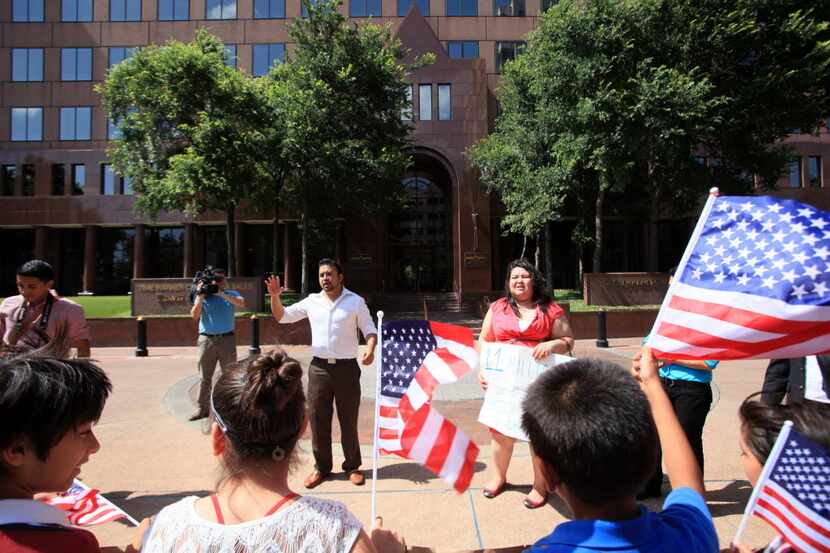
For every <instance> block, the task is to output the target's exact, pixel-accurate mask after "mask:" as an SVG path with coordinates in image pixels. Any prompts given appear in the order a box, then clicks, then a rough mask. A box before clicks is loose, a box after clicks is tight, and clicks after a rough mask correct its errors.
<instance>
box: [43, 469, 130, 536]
mask: <svg viewBox="0 0 830 553" xmlns="http://www.w3.org/2000/svg"><path fill="white" fill-rule="evenodd" d="M46 503H48V504H49V505H52V506H54V507H57V508H58V509H61V510H62V511H66V512H67V519H68V520H69V522H70V523H72V524H74V525H75V526H95V525H97V524H104V523H106V522H112V521H113V520H118V519H120V518H124V517H127V518H129V517H128V515H127V513H125V512H124V511H122V510H121V509H119V508H118V507H117V506H115V505H114V504H113V503H111V502H110V501H109V500H108V499H107V498H105V497H104V496H103V495H101V493H100V492H99V491H98V490H96V489H93V488H90V487H89V486H87V485H86V484H84V483H83V482H81V481H80V480H77V479H76V480H75V481H74V482H73V483H72V486H71V487H70V488H69V489H68V490H66V491H65V492H64V493H62V494H60V495H57V496H55V497H52V498H49V499H48V500H46Z"/></svg>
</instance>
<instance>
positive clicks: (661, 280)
mask: <svg viewBox="0 0 830 553" xmlns="http://www.w3.org/2000/svg"><path fill="white" fill-rule="evenodd" d="M584 282H585V284H584V288H583V294H584V297H585V304H586V305H656V304H659V303H662V302H663V296H665V295H666V290H668V288H669V276H668V275H666V274H663V273H585V280H584Z"/></svg>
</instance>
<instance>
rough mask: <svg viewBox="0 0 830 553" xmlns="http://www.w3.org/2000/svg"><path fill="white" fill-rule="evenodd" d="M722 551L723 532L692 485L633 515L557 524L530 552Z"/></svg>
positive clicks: (528, 550)
mask: <svg viewBox="0 0 830 553" xmlns="http://www.w3.org/2000/svg"><path fill="white" fill-rule="evenodd" d="M591 551H613V552H614V553H664V552H666V551H682V552H683V553H717V552H718V551H720V546H719V545H718V535H717V533H716V532H715V525H714V524H713V523H712V515H711V514H710V513H709V508H708V507H707V506H706V502H705V501H704V500H703V497H701V496H700V494H698V493H697V492H696V491H694V490H692V489H691V488H679V489H677V490H672V492H671V493H670V494H669V495H668V497H666V501H665V502H664V503H663V510H662V511H660V512H659V513H653V512H651V511H649V510H648V509H647V508H645V507H643V506H640V516H639V517H637V518H635V519H632V520H624V521H609V520H572V521H569V522H563V523H562V524H560V525H559V526H557V527H556V528H555V529H554V531H553V533H551V534H550V535H548V536H545V537H544V538H542V539H541V540H539V541H538V542H536V543H535V544H534V545H533V547H531V548H530V549H527V550H526V552H530V553H589V552H591Z"/></svg>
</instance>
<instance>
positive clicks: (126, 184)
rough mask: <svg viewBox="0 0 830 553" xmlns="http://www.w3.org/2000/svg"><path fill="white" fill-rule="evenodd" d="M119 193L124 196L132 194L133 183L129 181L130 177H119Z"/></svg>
mask: <svg viewBox="0 0 830 553" xmlns="http://www.w3.org/2000/svg"><path fill="white" fill-rule="evenodd" d="M121 193H122V194H124V195H125V196H132V194H133V183H132V182H131V181H130V177H121Z"/></svg>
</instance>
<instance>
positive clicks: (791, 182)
mask: <svg viewBox="0 0 830 553" xmlns="http://www.w3.org/2000/svg"><path fill="white" fill-rule="evenodd" d="M787 170H788V175H787V186H789V187H790V188H801V158H800V157H797V158H795V159H794V160H792V161H790V163H789V165H788V167H787Z"/></svg>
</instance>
